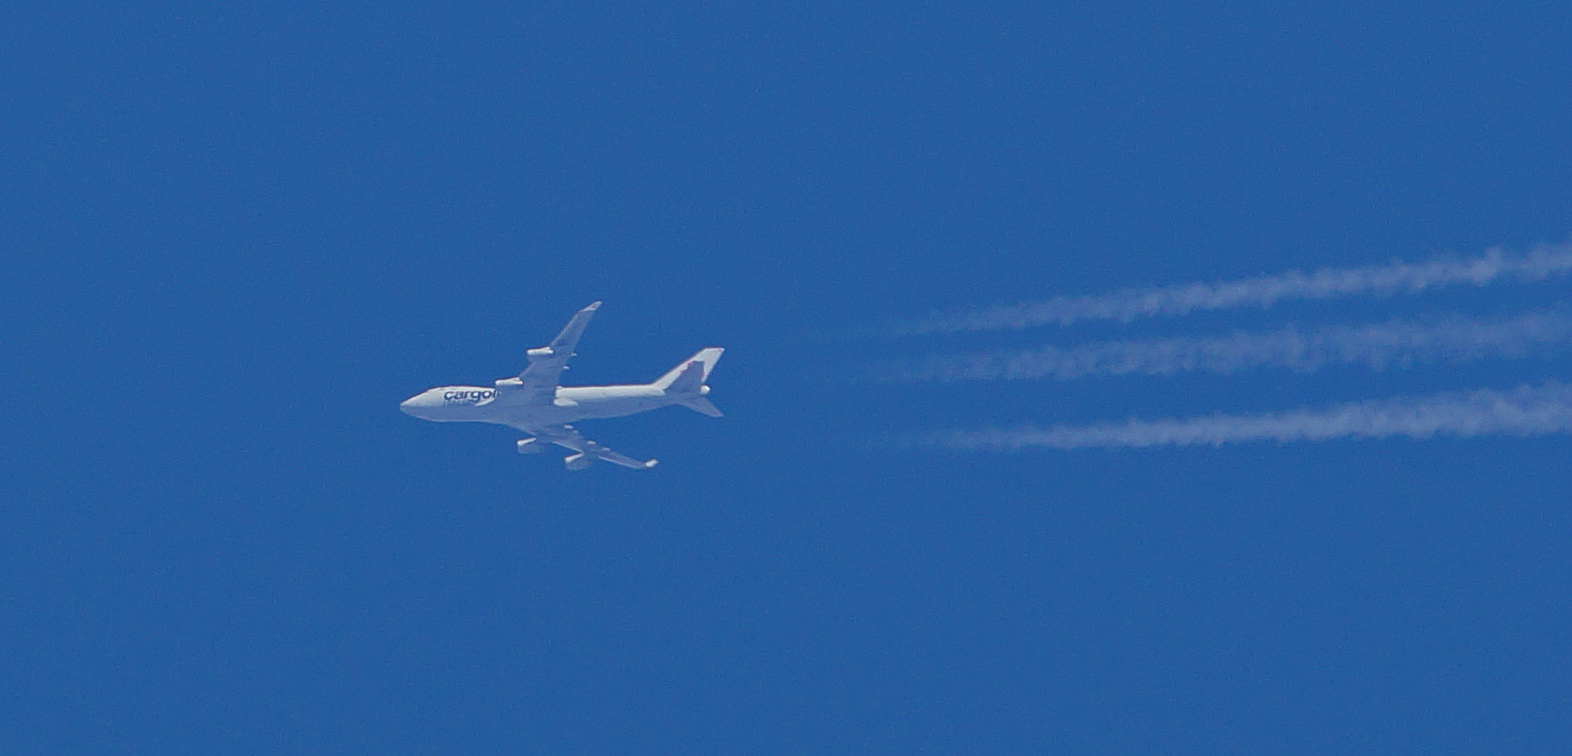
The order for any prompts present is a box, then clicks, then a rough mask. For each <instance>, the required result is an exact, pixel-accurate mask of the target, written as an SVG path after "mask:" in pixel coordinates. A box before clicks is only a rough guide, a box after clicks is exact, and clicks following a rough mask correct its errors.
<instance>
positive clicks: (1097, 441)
mask: <svg viewBox="0 0 1572 756" xmlns="http://www.w3.org/2000/svg"><path fill="white" fill-rule="evenodd" d="M1567 432H1572V387H1568V386H1566V385H1564V384H1561V383H1556V382H1550V383H1545V384H1543V385H1539V386H1523V387H1520V388H1517V389H1513V390H1510V391H1494V390H1488V389H1487V390H1481V391H1473V392H1469V393H1452V394H1436V395H1433V396H1427V397H1419V398H1402V399H1388V400H1383V401H1369V402H1353V403H1349V404H1339V405H1334V406H1331V407H1325V408H1319V409H1298V410H1292V411H1288V412H1274V413H1268V414H1260V415H1208V416H1204V417H1193V418H1180V419H1169V420H1154V421H1144V420H1130V421H1128V422H1124V423H1107V424H1098V425H1056V426H1049V427H1045V428H1032V427H1027V428H1009V429H997V428H995V429H985V430H972V431H948V432H940V433H935V434H931V435H928V436H925V437H920V438H916V439H912V440H910V441H909V442H907V445H909V446H918V447H929V448H945V449H979V450H1003V451H1016V450H1022V449H1087V448H1133V447H1149V446H1201V445H1210V446H1220V445H1222V444H1237V443H1246V442H1251V441H1276V442H1278V443H1286V442H1289V441H1327V440H1330V439H1337V438H1392V437H1398V436H1404V437H1408V438H1431V437H1434V436H1449V437H1454V438H1473V437H1475V436H1487V435H1508V436H1543V435H1549V434H1553V433H1567Z"/></svg>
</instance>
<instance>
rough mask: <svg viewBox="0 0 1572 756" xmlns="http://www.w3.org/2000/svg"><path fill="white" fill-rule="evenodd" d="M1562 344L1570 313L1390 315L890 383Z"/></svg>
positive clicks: (908, 368)
mask: <svg viewBox="0 0 1572 756" xmlns="http://www.w3.org/2000/svg"><path fill="white" fill-rule="evenodd" d="M1569 347H1572V316H1568V315H1567V314H1566V313H1565V312H1561V311H1554V310H1539V311H1534V312H1529V313H1526V314H1523V315H1519V316H1517V317H1513V318H1508V319H1497V320H1483V321H1480V320H1466V319H1462V318H1448V319H1445V320H1439V321H1433V322H1417V321H1411V320H1391V321H1387V322H1385V323H1377V324H1372V325H1362V326H1334V327H1327V328H1319V329H1313V330H1302V329H1300V328H1297V327H1290V328H1285V329H1282V330H1277V331H1270V332H1266V333H1247V332H1236V333H1233V334H1229V335H1227V336H1217V337H1209V338H1191V337H1186V338H1172V339H1155V340H1148V341H1107V342H1101V343H1095V344H1087V345H1085V346H1077V347H1068V348H1060V347H1051V346H1050V347H1040V348H1036V349H1023V350H1016V351H1007V352H984V353H979V354H970V355H952V356H939V357H931V358H928V359H926V360H922V361H919V362H913V363H907V364H903V365H897V366H896V367H894V368H892V369H890V370H888V371H886V372H885V373H884V378H885V379H886V380H891V381H898V382H939V383H951V382H955V381H997V380H1037V379H1050V380H1060V381H1068V380H1073V379H1076V378H1085V377H1108V376H1120V375H1173V374H1175V373H1180V372H1190V371H1198V372H1206V373H1215V374H1220V375H1227V374H1231V373H1236V372H1239V371H1242V370H1248V369H1252V368H1260V367H1278V368H1287V369H1289V370H1295V371H1299V372H1310V371H1314V370H1318V369H1320V368H1323V367H1325V366H1327V365H1333V364H1357V365H1365V366H1367V367H1369V368H1371V369H1374V370H1383V369H1386V368H1389V367H1406V366H1409V365H1413V364H1423V363H1438V362H1439V363H1461V362H1470V361H1473V360H1479V359H1484V358H1488V357H1507V358H1520V357H1527V356H1531V355H1541V354H1548V353H1553V352H1556V351H1565V350H1567V349H1568V348H1569Z"/></svg>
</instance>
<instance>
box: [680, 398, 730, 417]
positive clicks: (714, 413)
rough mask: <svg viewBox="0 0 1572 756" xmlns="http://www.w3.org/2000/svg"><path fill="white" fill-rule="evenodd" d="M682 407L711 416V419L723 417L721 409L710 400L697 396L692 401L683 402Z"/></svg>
mask: <svg viewBox="0 0 1572 756" xmlns="http://www.w3.org/2000/svg"><path fill="white" fill-rule="evenodd" d="M682 406H684V407H687V408H688V409H690V410H693V411H694V412H698V413H700V414H704V415H709V416H710V417H720V416H721V411H720V409H719V408H718V407H716V406H715V405H714V404H713V403H711V402H710V400H708V399H705V398H704V397H702V396H695V397H693V398H692V399H685V400H683V402H682Z"/></svg>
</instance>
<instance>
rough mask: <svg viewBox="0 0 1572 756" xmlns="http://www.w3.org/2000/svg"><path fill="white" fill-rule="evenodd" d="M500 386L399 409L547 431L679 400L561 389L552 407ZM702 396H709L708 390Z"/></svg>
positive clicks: (421, 398) (656, 394)
mask: <svg viewBox="0 0 1572 756" xmlns="http://www.w3.org/2000/svg"><path fill="white" fill-rule="evenodd" d="M497 383H498V384H499V385H497V386H495V387H492V388H487V387H484V386H438V387H437V388H433V389H429V390H427V391H424V392H422V393H420V394H417V395H415V396H413V397H410V398H409V399H408V400H406V401H405V402H404V403H403V404H401V405H399V409H401V410H403V411H404V413H405V414H408V415H412V416H414V417H418V418H420V419H422V420H432V421H435V422H439V423H466V422H468V423H495V424H498V425H512V426H548V425H562V424H567V423H574V422H577V421H579V420H588V419H597V418H608V417H625V416H627V415H636V414H638V413H640V412H648V411H650V410H655V409H660V408H661V407H666V406H670V405H673V404H677V403H679V402H680V401H681V400H682V397H676V396H671V395H669V394H668V393H667V392H666V390H665V389H662V388H660V387H657V386H652V385H648V384H639V385H628V386H564V387H559V388H558V389H557V391H556V397H555V398H554V399H553V400H552V402H551V403H550V404H534V403H529V402H526V401H524V399H525V396H526V395H525V394H524V393H523V392H520V391H510V390H509V386H508V381H506V380H503V381H498V382H497ZM703 388H704V389H705V390H704V391H703V392H702V393H705V394H708V393H709V391H708V388H709V387H708V386H705V387H703Z"/></svg>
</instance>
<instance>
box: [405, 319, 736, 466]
mask: <svg viewBox="0 0 1572 756" xmlns="http://www.w3.org/2000/svg"><path fill="white" fill-rule="evenodd" d="M599 307H600V303H599V302H596V303H594V304H592V305H590V306H589V307H586V308H584V309H582V310H579V311H578V314H576V315H574V316H573V319H572V320H570V321H568V324H567V326H565V327H564V328H563V329H562V333H559V334H557V338H555V339H552V340H551V344H549V345H547V346H543V347H541V348H539V349H531V350H529V351H528V352H526V354H527V355H528V356H529V367H527V368H525V369H524V372H522V373H519V375H518V377H517V378H501V379H498V380H497V381H495V382H494V383H493V385H492V387H491V388H485V387H482V386H438V387H437V388H434V389H430V390H428V391H423V392H421V393H419V394H416V395H414V396H412V397H410V398H408V399H405V400H404V403H403V404H400V405H399V409H401V410H403V411H404V413H405V414H409V415H413V416H415V417H418V418H420V419H422V420H434V421H436V422H439V423H465V422H468V423H495V424H497V425H506V426H510V427H513V428H517V429H518V430H521V431H524V432H525V433H528V434H530V436H531V438H526V439H523V440H521V441H519V443H518V448H519V453H520V454H535V453H538V452H542V451H545V450H546V448H547V444H556V445H558V446H561V447H565V448H567V449H571V450H573V451H574V452H577V453H576V454H571V455H569V456H568V457H567V458H566V459H564V460H563V462H564V463H566V464H567V466H568V469H569V470H582V469H584V468H586V467H589V466H590V464H591V463H592V462H594V461H595V460H597V459H599V460H602V461H605V462H610V463H612V464H614V465H622V466H623V467H631V468H633V469H635V470H647V469H649V468H651V467H654V466H655V462H656V460H653V459H651V460H646V461H643V462H640V461H639V460H636V459H633V458H632V457H629V456H626V455H623V454H618V453H616V452H614V451H612V450H610V449H608V448H606V447H604V446H602V445H600V444H598V443H595V442H594V441H591V440H589V439H587V438H585V437H584V436H583V435H581V434H580V433H579V432H578V431H577V430H574V428H573V426H572V425H569V423H572V422H575V421H578V420H585V419H589V418H600V417H623V416H625V415H634V414H638V413H640V412H648V411H650V410H652V409H660V408H661V407H666V406H670V405H673V404H680V405H682V406H684V407H687V408H688V409H691V410H694V411H696V412H702V413H704V414H706V415H709V416H710V417H720V416H721V411H720V410H718V409H716V408H715V405H714V404H711V403H710V400H708V399H705V398H704V396H705V395H706V394H708V393H710V387H709V386H706V385H704V382H705V381H706V380H708V379H709V377H710V371H711V370H714V369H715V363H716V362H717V361H719V360H720V356H721V352H722V351H724V350H722V349H721V348H720V347H710V348H708V349H700V350H699V352H698V354H695V355H693V356H692V357H689V358H688V359H686V360H683V361H682V364H680V365H678V366H676V367H674V368H672V369H671V371H670V372H668V373H666V374H665V375H663V376H661V377H660V378H659V379H657V380H656V381H655V382H654V383H645V384H637V385H631V386H573V387H565V386H559V385H558V384H557V381H558V379H559V378H560V377H561V376H562V371H564V370H566V369H568V358H569V357H572V356H573V348H574V347H575V346H577V345H578V343H579V337H580V336H583V335H584V328H585V326H588V325H589V321H590V317H591V316H593V315H594V314H595V310H596V309H597V308H599Z"/></svg>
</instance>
